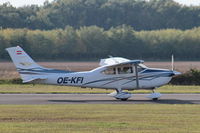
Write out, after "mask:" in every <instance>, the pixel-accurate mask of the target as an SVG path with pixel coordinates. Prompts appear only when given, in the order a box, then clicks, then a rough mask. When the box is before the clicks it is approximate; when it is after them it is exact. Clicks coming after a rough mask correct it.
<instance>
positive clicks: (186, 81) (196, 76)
mask: <svg viewBox="0 0 200 133" xmlns="http://www.w3.org/2000/svg"><path fill="white" fill-rule="evenodd" d="M171 84H174V85H200V70H197V69H191V70H190V71H188V72H186V73H184V74H181V75H179V76H177V77H175V78H173V80H172V81H171Z"/></svg>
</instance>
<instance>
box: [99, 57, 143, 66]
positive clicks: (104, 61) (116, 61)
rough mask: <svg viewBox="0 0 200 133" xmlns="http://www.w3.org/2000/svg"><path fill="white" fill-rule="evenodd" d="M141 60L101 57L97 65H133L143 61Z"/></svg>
mask: <svg viewBox="0 0 200 133" xmlns="http://www.w3.org/2000/svg"><path fill="white" fill-rule="evenodd" d="M143 62H144V61H143V60H129V59H126V58H121V57H111V58H106V59H101V61H100V63H99V65H100V66H106V67H117V66H122V65H133V64H135V65H136V64H140V63H143Z"/></svg>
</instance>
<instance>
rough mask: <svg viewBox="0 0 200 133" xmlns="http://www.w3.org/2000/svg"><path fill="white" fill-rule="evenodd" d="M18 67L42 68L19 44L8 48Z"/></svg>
mask: <svg viewBox="0 0 200 133" xmlns="http://www.w3.org/2000/svg"><path fill="white" fill-rule="evenodd" d="M6 50H7V51H8V53H9V55H10V57H11V59H12V61H13V63H14V64H15V66H16V68H17V69H33V68H42V67H41V66H40V65H38V64H37V63H35V62H34V61H33V59H32V58H31V57H30V56H29V55H28V54H27V53H26V52H25V51H24V50H23V49H22V48H21V47H19V46H17V47H10V48H7V49H6Z"/></svg>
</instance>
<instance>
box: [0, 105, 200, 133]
mask: <svg viewBox="0 0 200 133" xmlns="http://www.w3.org/2000/svg"><path fill="white" fill-rule="evenodd" d="M199 114H200V105H189V104H185V105H164V104H161V105H150V104H148V105H147V104H142V105H137V104H126V105H121V104H119V105H104V104H98V106H97V105H95V104H84V105H82V104H76V105H69V104H68V105H0V132H2V133H11V132H12V133H27V132H28V133H36V132H37V133H40V132H41V133H44V132H47V133H66V132H70V133H77V132H78V133H79V132H80V133H94V132H95V133H102V132H104V133H111V132H113V133H114V132H117V133H122V132H123V133H124V132H125V133H129V132H131V133H152V132H153V133H188V132H190V133H197V132H200V126H199V122H200V115H199Z"/></svg>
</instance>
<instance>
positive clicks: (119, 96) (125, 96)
mask: <svg viewBox="0 0 200 133" xmlns="http://www.w3.org/2000/svg"><path fill="white" fill-rule="evenodd" d="M109 95H110V96H113V97H114V98H116V99H119V100H122V101H126V100H128V99H129V98H130V97H131V96H132V94H131V93H128V92H124V91H122V90H121V89H116V92H113V93H111V94H109Z"/></svg>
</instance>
